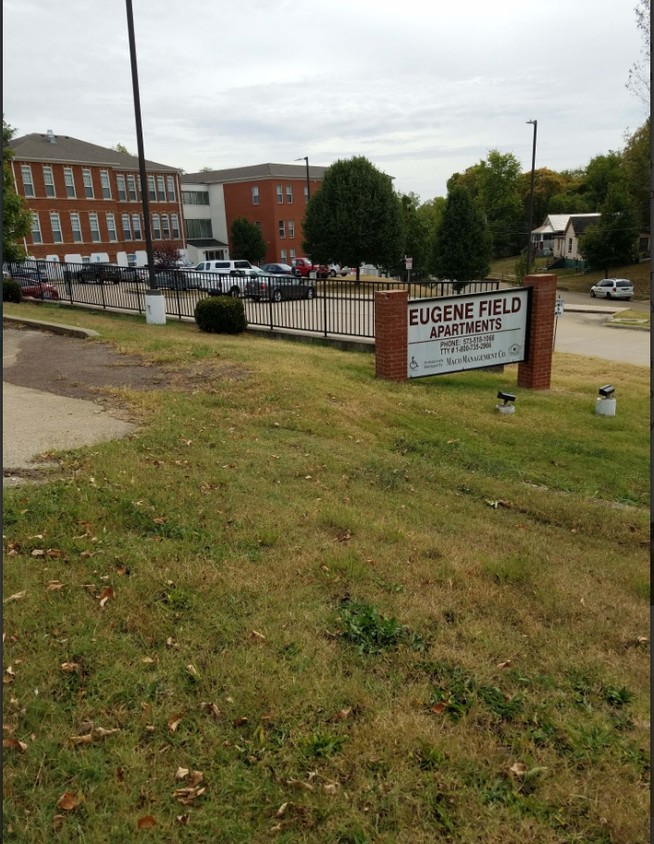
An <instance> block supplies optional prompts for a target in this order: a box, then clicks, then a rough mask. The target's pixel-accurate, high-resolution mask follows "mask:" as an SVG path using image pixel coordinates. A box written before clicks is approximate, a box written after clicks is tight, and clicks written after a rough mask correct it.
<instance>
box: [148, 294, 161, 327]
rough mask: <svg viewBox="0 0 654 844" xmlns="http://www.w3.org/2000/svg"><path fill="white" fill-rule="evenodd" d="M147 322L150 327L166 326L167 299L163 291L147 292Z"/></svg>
mask: <svg viewBox="0 0 654 844" xmlns="http://www.w3.org/2000/svg"><path fill="white" fill-rule="evenodd" d="M145 321H146V323H147V324H148V325H165V324H166V297H165V296H164V293H163V291H162V290H146V291H145Z"/></svg>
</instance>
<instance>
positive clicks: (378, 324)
mask: <svg viewBox="0 0 654 844" xmlns="http://www.w3.org/2000/svg"><path fill="white" fill-rule="evenodd" d="M408 302H409V294H408V293H407V291H406V290H383V291H381V292H378V293H375V374H376V375H377V378H384V379H386V380H387V381H406V380H407V349H408V342H409V334H408V322H407V306H408ZM552 307H553V306H552Z"/></svg>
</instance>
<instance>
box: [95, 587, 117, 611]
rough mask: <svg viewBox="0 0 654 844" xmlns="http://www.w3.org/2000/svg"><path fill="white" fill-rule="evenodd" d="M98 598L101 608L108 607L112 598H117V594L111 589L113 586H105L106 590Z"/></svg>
mask: <svg viewBox="0 0 654 844" xmlns="http://www.w3.org/2000/svg"><path fill="white" fill-rule="evenodd" d="M98 597H99V599H100V606H101V607H104V606H106V604H107V601H108V600H109V599H110V598H115V597H116V594H115V592H114V590H113V589H112V588H111V586H105V587H104V589H103V590H102V592H100V594H99V595H98Z"/></svg>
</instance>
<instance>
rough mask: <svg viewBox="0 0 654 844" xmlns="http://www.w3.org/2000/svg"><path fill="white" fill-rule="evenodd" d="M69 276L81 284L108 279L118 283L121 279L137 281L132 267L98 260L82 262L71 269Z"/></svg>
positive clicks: (135, 272)
mask: <svg viewBox="0 0 654 844" xmlns="http://www.w3.org/2000/svg"><path fill="white" fill-rule="evenodd" d="M70 278H71V279H72V280H73V281H79V282H81V283H82V284H86V283H88V282H91V283H100V284H101V283H102V282H105V281H110V282H112V283H113V284H119V283H120V282H121V281H138V280H139V274H138V271H137V270H135V269H134V268H133V267H121V266H120V265H119V264H108V263H103V262H101V261H98V262H97V263H92V264H84V266H83V267H80V268H79V269H77V270H72V272H71V273H70Z"/></svg>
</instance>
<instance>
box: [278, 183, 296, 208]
mask: <svg viewBox="0 0 654 844" xmlns="http://www.w3.org/2000/svg"><path fill="white" fill-rule="evenodd" d="M286 202H287V204H288V205H292V204H293V185H286ZM277 204H278V205H283V204H284V185H277Z"/></svg>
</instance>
